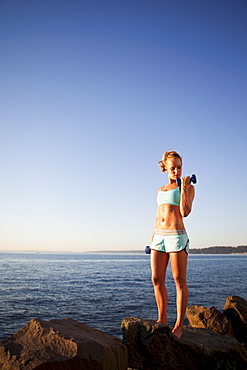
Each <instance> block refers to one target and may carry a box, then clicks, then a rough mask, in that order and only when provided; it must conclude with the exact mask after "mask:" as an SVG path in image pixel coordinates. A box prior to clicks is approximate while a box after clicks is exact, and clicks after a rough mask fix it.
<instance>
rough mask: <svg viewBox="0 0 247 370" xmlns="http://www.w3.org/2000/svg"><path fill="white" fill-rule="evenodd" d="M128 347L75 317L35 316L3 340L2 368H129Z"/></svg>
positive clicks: (0, 356)
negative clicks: (38, 317)
mask: <svg viewBox="0 0 247 370" xmlns="http://www.w3.org/2000/svg"><path fill="white" fill-rule="evenodd" d="M126 367H127V349H126V347H125V346H124V345H123V344H122V342H121V341H120V340H119V339H118V338H116V337H113V336H111V335H109V334H106V333H104V332H102V331H100V330H96V329H93V328H91V327H90V326H87V325H85V324H82V323H80V322H78V321H76V320H73V319H61V320H50V321H44V320H41V319H33V320H31V321H29V322H28V323H27V325H25V326H24V327H23V328H22V329H21V330H19V331H18V332H17V333H15V334H14V335H12V336H11V337H9V338H7V339H4V340H2V341H1V342H0V369H2V370H19V369H21V370H24V369H25V370H31V369H36V370H61V369H62V370H78V369H80V370H89V369H90V370H126Z"/></svg>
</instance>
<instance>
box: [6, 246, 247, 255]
mask: <svg viewBox="0 0 247 370" xmlns="http://www.w3.org/2000/svg"><path fill="white" fill-rule="evenodd" d="M1 252H2V253H37V254H39V253H41V254H42V253H49V254H94V253H95V254H100V253H102V254H145V251H144V248H143V249H137V250H131V249H130V250H102V251H93V250H92V251H82V252H79V251H78V252H72V251H45V250H44V251H43V250H36V251H35V250H6V249H2V250H0V253H1ZM189 254H247V245H239V246H237V247H233V246H215V247H205V248H198V249H195V248H192V249H190V251H189Z"/></svg>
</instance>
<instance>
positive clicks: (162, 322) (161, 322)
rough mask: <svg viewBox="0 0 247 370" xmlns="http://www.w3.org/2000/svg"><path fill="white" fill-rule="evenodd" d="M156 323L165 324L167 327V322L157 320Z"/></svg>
mask: <svg viewBox="0 0 247 370" xmlns="http://www.w3.org/2000/svg"><path fill="white" fill-rule="evenodd" d="M156 322H157V323H158V324H166V325H168V322H167V321H162V320H157V321H156Z"/></svg>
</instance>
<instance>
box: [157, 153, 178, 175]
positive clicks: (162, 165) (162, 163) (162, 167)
mask: <svg viewBox="0 0 247 370" xmlns="http://www.w3.org/2000/svg"><path fill="white" fill-rule="evenodd" d="M168 158H179V159H180V160H181V162H182V157H181V156H180V155H179V154H178V153H177V152H175V150H168V151H167V152H165V153H164V154H163V157H162V160H161V161H159V162H158V165H159V166H160V170H161V172H165V170H166V161H167V159H168Z"/></svg>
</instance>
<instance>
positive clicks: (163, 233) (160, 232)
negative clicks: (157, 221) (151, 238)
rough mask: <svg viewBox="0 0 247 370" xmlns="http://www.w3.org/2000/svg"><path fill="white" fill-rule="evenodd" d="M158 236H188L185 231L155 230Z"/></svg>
mask: <svg viewBox="0 0 247 370" xmlns="http://www.w3.org/2000/svg"><path fill="white" fill-rule="evenodd" d="M154 233H155V234H156V235H180V234H187V232H186V230H185V229H182V230H164V229H154Z"/></svg>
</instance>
